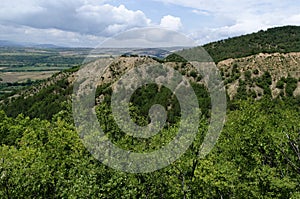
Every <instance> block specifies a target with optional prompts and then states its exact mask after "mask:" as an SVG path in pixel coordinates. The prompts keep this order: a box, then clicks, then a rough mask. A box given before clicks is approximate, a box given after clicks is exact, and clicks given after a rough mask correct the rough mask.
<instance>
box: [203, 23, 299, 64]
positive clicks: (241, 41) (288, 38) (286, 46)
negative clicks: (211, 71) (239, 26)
mask: <svg viewBox="0 0 300 199" xmlns="http://www.w3.org/2000/svg"><path fill="white" fill-rule="evenodd" d="M203 47H204V48H205V50H207V52H208V53H209V54H210V55H211V57H212V58H213V59H214V61H215V62H219V61H221V60H224V59H228V58H241V57H246V56H249V55H254V54H258V53H261V52H263V53H275V52H281V53H288V52H299V51H300V27H299V26H286V27H278V28H270V29H268V30H266V31H259V32H258V33H252V34H248V35H243V36H239V37H234V38H230V39H225V40H221V41H218V42H213V43H210V44H206V45H204V46H203Z"/></svg>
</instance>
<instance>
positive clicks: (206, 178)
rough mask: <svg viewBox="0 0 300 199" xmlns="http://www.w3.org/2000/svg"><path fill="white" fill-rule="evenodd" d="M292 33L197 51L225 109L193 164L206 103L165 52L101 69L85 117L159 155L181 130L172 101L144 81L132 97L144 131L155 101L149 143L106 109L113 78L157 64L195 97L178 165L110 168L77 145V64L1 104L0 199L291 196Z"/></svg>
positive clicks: (297, 66) (192, 76)
mask: <svg viewBox="0 0 300 199" xmlns="http://www.w3.org/2000/svg"><path fill="white" fill-rule="evenodd" d="M299 35H300V29H299V27H292V26H288V27H281V28H274V29H269V30H267V31H260V32H258V33H254V34H250V35H245V36H240V37H236V38H232V39H228V40H224V41H220V42H214V43H211V44H208V45H206V46H205V48H206V49H207V50H208V51H209V53H210V54H211V55H212V57H213V59H214V61H216V63H217V67H218V68H219V70H220V74H221V76H222V77H223V80H224V85H225V87H226V90H227V94H228V101H227V107H228V108H227V114H226V121H225V125H224V128H223V130H222V133H221V135H220V137H219V139H218V142H217V143H216V145H215V146H214V148H213V150H212V151H211V152H210V153H209V155H207V156H205V157H203V158H202V157H201V158H200V155H201V154H200V152H199V151H200V148H201V144H202V142H203V140H204V138H205V136H206V135H207V131H208V129H209V128H210V127H211V126H210V125H209V124H210V121H211V119H212V118H211V102H210V96H209V93H208V92H207V88H206V87H205V83H204V77H203V76H201V75H200V74H198V73H197V71H196V69H195V68H194V67H193V65H192V64H190V63H188V62H187V61H186V60H184V59H182V58H181V57H178V56H176V55H175V54H171V55H169V56H167V57H166V58H165V59H160V58H151V57H148V56H137V55H131V56H130V55H124V56H121V57H118V58H116V59H115V60H114V61H113V62H112V63H111V64H110V65H108V66H107V67H106V69H105V71H103V75H102V76H101V77H100V78H99V79H100V80H99V82H97V89H96V95H95V108H94V110H95V113H96V116H97V119H98V120H99V123H100V127H101V128H102V129H103V131H104V133H105V137H107V138H108V139H109V140H110V141H111V143H113V144H114V145H116V146H117V147H119V148H121V149H123V150H125V151H128V152H130V153H131V152H137V153H142V154H144V153H150V152H153V151H156V150H160V149H162V148H164V147H165V146H167V144H168V143H170V142H171V141H172V140H173V139H174V137H176V136H177V134H178V131H179V129H180V128H181V126H182V125H185V123H184V122H181V113H180V111H181V107H180V105H179V103H178V99H177V98H176V96H174V94H173V93H172V92H170V90H169V89H167V88H166V87H163V86H162V87H159V86H157V85H155V84H148V85H145V86H143V87H141V88H139V89H137V90H136V91H135V92H134V93H133V95H132V97H131V99H130V102H131V103H130V105H129V110H130V116H131V118H132V120H133V121H134V122H135V123H136V124H138V125H141V126H146V125H148V124H149V123H150V120H151V118H149V116H148V112H149V110H150V108H151V106H152V105H153V104H157V103H159V104H161V105H162V106H163V107H164V108H165V109H166V110H167V123H166V125H165V126H164V127H163V128H162V129H161V131H159V132H158V133H157V134H156V135H154V136H152V137H150V138H140V137H134V136H131V135H129V134H126V132H123V131H122V129H120V127H119V125H118V123H117V122H116V120H115V118H114V117H113V115H112V109H111V106H110V105H111V95H112V84H113V83H114V82H115V81H116V80H118V79H119V78H120V77H121V76H122V75H123V74H125V73H127V72H128V71H129V70H130V69H133V68H135V67H136V66H138V65H140V64H158V63H160V64H164V65H165V66H168V67H172V68H174V69H175V70H177V71H179V72H180V73H181V74H182V75H184V76H185V77H186V78H187V79H188V80H189V82H190V84H191V85H192V87H193V89H194V91H195V94H196V97H197V99H198V102H199V108H200V110H201V117H200V118H199V128H198V129H197V130H198V133H197V135H196V138H195V140H194V141H193V142H192V143H191V145H190V147H189V148H188V149H187V150H186V151H185V153H184V155H183V156H181V157H180V158H179V159H178V160H176V161H175V162H170V164H169V166H167V167H165V168H163V169H161V170H157V171H155V172H151V173H125V172H122V171H119V170H114V169H112V168H110V167H108V166H106V165H105V164H102V163H101V162H99V161H98V160H97V159H95V158H94V156H93V155H92V154H91V153H90V152H89V151H88V150H87V148H86V147H85V146H84V142H83V141H82V139H80V138H83V136H84V135H81V134H80V135H79V134H78V132H77V131H76V128H75V125H74V120H73V115H72V93H73V87H74V82H75V80H76V77H78V75H79V73H78V69H79V67H73V68H71V69H68V70H64V71H62V72H60V73H57V74H55V75H53V76H52V77H50V78H49V79H47V80H45V81H42V82H40V83H39V84H33V85H32V86H31V87H27V88H25V89H22V90H20V91H18V92H17V93H13V94H12V95H11V96H8V97H4V98H3V99H2V100H1V101H0V198H270V199H271V198H272V199H273V198H292V199H298V198H300V151H299V148H300V123H299V120H300V97H299V96H300V49H298V47H299V43H297V42H296V41H297V38H299ZM98 61H99V60H98ZM95 62H97V60H96V61H95ZM89 72H91V71H89ZM167 74H168V73H167ZM125 86H126V85H125ZM83 88H85V87H83ZM189 125H190V124H189ZM88 128H89V127H88ZM184 132H185V131H184ZM91 138H92V140H93V142H95V143H102V142H103V139H102V138H101V137H98V136H94V137H91ZM184 141H185V140H184ZM181 144H184V143H181V142H180V143H178V146H179V147H180V146H181ZM105 151H106V152H107V153H110V152H111V151H110V150H105ZM172 152H173V151H172ZM128 154H129V153H128ZM113 158H117V157H113ZM106 161H108V160H106V159H105V160H104V161H103V162H106ZM128 163H129V162H124V164H128ZM131 163H132V162H130V165H131ZM151 164H152V163H151ZM154 164H155V162H154V163H153V165H154Z"/></svg>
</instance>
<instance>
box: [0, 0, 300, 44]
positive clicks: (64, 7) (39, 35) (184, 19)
mask: <svg viewBox="0 0 300 199" xmlns="http://www.w3.org/2000/svg"><path fill="white" fill-rule="evenodd" d="M283 25H300V1H292V0H285V1H282V0H273V1H272V0H260V1H258V0H251V1H250V0H240V1H236V0H209V1H208V0H119V1H117V0H68V1H67V0H51V1H49V0H14V1H12V0H1V2H0V40H12V41H18V42H32V43H51V44H56V45H61V46H73V47H74V46H81V47H83V46H89V47H94V46H96V45H98V44H99V43H100V42H101V41H103V40H105V39H107V38H109V37H112V36H114V35H116V34H118V33H121V32H123V31H126V30H130V29H132V28H141V27H163V28H168V29H171V30H175V31H178V32H180V33H183V34H185V35H187V36H188V37H190V38H192V39H194V40H195V41H196V42H197V43H199V44H205V43H208V42H211V41H216V40H220V39H224V38H228V37H233V36H237V35H241V34H246V33H252V32H256V31H258V30H261V29H267V28H270V27H275V26H283Z"/></svg>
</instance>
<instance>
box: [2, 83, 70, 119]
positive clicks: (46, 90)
mask: <svg viewBox="0 0 300 199" xmlns="http://www.w3.org/2000/svg"><path fill="white" fill-rule="evenodd" d="M72 92H73V86H72V85H70V83H69V82H68V80H67V79H61V80H59V81H57V82H56V83H55V84H52V85H50V86H46V87H43V88H41V89H40V90H39V92H37V93H36V94H35V95H31V96H26V95H25V94H24V95H23V96H19V97H17V98H14V99H11V100H9V99H5V100H4V104H2V105H1V108H2V109H3V110H4V111H6V114H7V115H9V116H12V117H16V116H17V115H18V114H21V113H23V114H24V115H26V116H30V117H31V118H36V117H37V118H41V119H51V118H52V117H53V115H55V114H56V113H58V112H59V111H61V110H64V109H65V104H66V103H67V101H70V98H71V94H72Z"/></svg>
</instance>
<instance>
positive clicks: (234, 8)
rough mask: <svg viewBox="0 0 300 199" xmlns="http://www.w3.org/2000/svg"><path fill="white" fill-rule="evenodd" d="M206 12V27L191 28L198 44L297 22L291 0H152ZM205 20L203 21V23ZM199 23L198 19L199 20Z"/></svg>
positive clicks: (295, 3)
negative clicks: (207, 18)
mask: <svg viewBox="0 0 300 199" xmlns="http://www.w3.org/2000/svg"><path fill="white" fill-rule="evenodd" d="M156 1H160V2H164V3H167V4H175V5H179V6H183V7H187V8H191V11H192V12H193V13H195V14H199V15H202V16H206V17H207V16H209V17H210V18H209V19H210V20H211V23H210V24H211V25H210V27H198V28H192V29H193V30H192V31H193V32H192V33H191V36H192V37H193V38H195V39H197V40H198V41H199V42H200V43H201V44H203V43H207V42H211V41H215V40H219V39H224V38H228V37H233V36H237V35H241V34H246V33H251V32H256V31H258V30H261V29H267V28H270V27H274V26H283V25H300V15H299V10H300V2H299V1H293V0H286V1H281V0H240V1H236V0H210V1H207V0H156ZM206 24H207V23H206ZM199 26H201V22H199Z"/></svg>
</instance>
